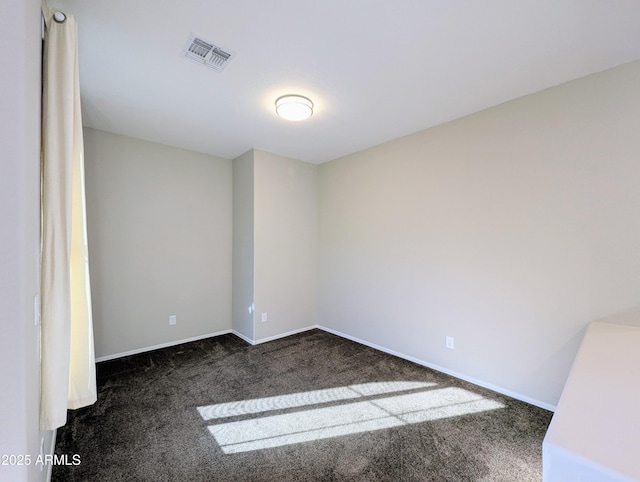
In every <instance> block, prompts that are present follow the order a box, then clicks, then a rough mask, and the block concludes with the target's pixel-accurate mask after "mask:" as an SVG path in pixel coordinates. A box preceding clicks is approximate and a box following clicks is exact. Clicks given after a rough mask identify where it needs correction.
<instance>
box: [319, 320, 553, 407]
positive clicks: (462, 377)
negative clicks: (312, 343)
mask: <svg viewBox="0 0 640 482" xmlns="http://www.w3.org/2000/svg"><path fill="white" fill-rule="evenodd" d="M317 328H319V329H321V330H323V331H326V332H328V333H332V334H334V335H337V336H339V337H341V338H346V339H347V340H351V341H355V342H356V343H360V344H362V345H366V346H368V347H370V348H375V349H376V350H380V351H382V352H384V353H388V354H389V355H393V356H397V357H398V358H403V359H405V360H408V361H410V362H413V363H417V364H418V365H422V366H424V367H427V368H431V369H432V370H436V371H439V372H442V373H446V374H447V375H450V376H452V377H455V378H459V379H460V380H464V381H466V382H469V383H473V384H474V385H478V386H480V387H483V388H488V389H489V390H493V391H494V392H498V393H501V394H502V395H506V396H508V397H511V398H515V399H516V400H520V401H522V402H526V403H528V404H530V405H535V406H536V407H540V408H544V409H545V410H549V411H551V412H555V410H556V407H555V405H550V404H548V403H544V402H541V401H540V400H535V399H533V398H530V397H526V396H524V395H521V394H519V393H515V392H512V391H511V390H507V389H506V388H503V387H500V386H497V385H493V384H492V383H487V382H484V381H482V380H477V379H475V378H471V377H468V376H466V375H463V374H461V373H458V372H455V371H453V370H449V369H447V368H444V367H441V366H438V365H434V364H433V363H429V362H426V361H424V360H420V359H419V358H415V357H412V356H409V355H405V354H403V353H400V352H397V351H394V350H390V349H388V348H385V347H383V346H380V345H376V344H375V343H371V342H368V341H366V340H362V339H361V338H357V337H355V336H351V335H347V334H346V333H342V332H340V331H337V330H333V329H331V328H327V327H326V326H321V325H318V326H317Z"/></svg>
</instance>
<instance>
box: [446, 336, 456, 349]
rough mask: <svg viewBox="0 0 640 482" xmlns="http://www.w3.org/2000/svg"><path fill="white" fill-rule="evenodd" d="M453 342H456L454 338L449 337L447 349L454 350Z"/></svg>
mask: <svg viewBox="0 0 640 482" xmlns="http://www.w3.org/2000/svg"><path fill="white" fill-rule="evenodd" d="M453 341H454V340H453V337H452V336H448V337H447V341H446V345H447V348H450V349H452V350H453V349H454V344H453Z"/></svg>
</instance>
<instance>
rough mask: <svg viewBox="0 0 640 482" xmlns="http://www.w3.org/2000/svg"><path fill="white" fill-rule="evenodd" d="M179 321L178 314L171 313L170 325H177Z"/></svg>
mask: <svg viewBox="0 0 640 482" xmlns="http://www.w3.org/2000/svg"><path fill="white" fill-rule="evenodd" d="M177 321H178V317H177V316H176V315H170V316H169V324H170V325H175V324H176V322H177Z"/></svg>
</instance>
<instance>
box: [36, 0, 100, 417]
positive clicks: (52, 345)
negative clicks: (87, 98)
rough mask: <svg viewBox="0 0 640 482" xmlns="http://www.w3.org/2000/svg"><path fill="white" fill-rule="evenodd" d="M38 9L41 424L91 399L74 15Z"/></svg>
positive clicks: (92, 382)
mask: <svg viewBox="0 0 640 482" xmlns="http://www.w3.org/2000/svg"><path fill="white" fill-rule="evenodd" d="M54 13H55V11H54V10H49V9H44V10H43V14H44V17H45V23H46V34H45V43H44V58H43V99H42V266H41V276H42V286H41V296H42V344H41V357H42V358H41V405H40V424H41V427H42V429H43V430H52V429H55V428H57V427H60V426H62V425H64V424H65V423H66V420H67V408H72V409H74V408H80V407H83V406H86V405H90V404H92V403H94V402H95V401H96V377H95V355H94V351H93V322H92V318H91V291H90V285H89V264H88V259H89V257H88V248H87V230H86V212H85V193H84V158H83V155H84V153H83V141H82V121H81V116H80V90H79V82H78V48H77V29H76V23H75V20H74V19H73V17H72V16H71V15H66V19H65V20H64V21H61V22H59V21H57V20H55V19H54V17H53V15H54Z"/></svg>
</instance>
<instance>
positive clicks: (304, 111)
mask: <svg viewBox="0 0 640 482" xmlns="http://www.w3.org/2000/svg"><path fill="white" fill-rule="evenodd" d="M276 112H277V113H278V115H279V116H280V117H282V118H283V119H286V120H290V121H301V120H305V119H308V118H309V117H311V114H313V102H311V99H307V98H306V97H303V96H301V95H293V94H289V95H283V96H282V97H278V98H277V99H276Z"/></svg>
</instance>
